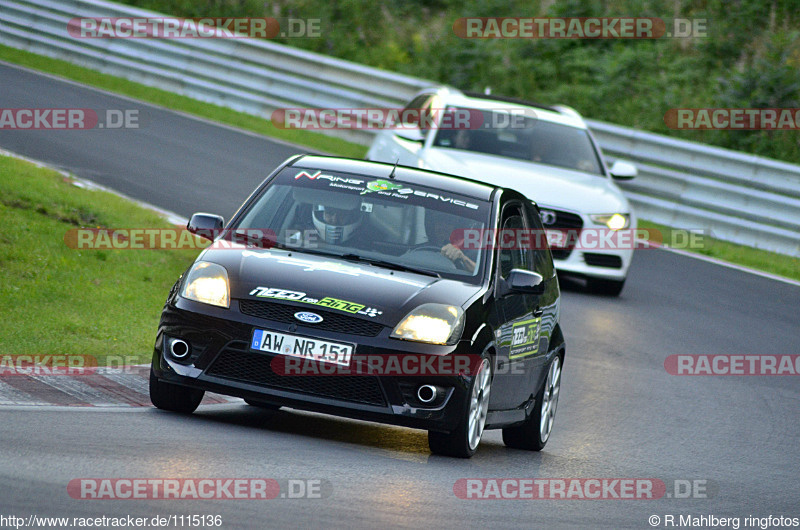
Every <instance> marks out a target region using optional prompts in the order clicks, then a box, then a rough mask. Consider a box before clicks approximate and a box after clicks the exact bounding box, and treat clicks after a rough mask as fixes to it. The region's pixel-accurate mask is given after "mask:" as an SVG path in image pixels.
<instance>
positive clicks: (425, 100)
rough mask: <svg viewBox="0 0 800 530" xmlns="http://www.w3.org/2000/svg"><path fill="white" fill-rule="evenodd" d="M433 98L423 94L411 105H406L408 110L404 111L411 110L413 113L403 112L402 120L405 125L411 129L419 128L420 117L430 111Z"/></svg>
mask: <svg viewBox="0 0 800 530" xmlns="http://www.w3.org/2000/svg"><path fill="white" fill-rule="evenodd" d="M431 99H433V98H432V96H431V95H430V94H421V95H419V96H417V97H415V98H414V99H413V100H411V103H409V104H408V105H406V108H404V109H403V110H404V111H406V110H409V111H412V112H403V113H402V114H401V116H400V119H401V120H403V125H405V126H410V127H419V126H420V123H419V116H420V113H422V112H428V111H429V110H430V108H429V107H430V103H431Z"/></svg>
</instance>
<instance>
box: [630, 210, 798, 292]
mask: <svg viewBox="0 0 800 530" xmlns="http://www.w3.org/2000/svg"><path fill="white" fill-rule="evenodd" d="M639 228H649V229H656V230H659V231H660V232H661V233H662V234H668V233H669V231H670V230H672V229H671V228H669V227H667V226H665V225H661V224H657V223H652V222H650V221H643V220H639ZM665 242H666V241H665ZM684 250H688V251H690V252H695V253H697V254H702V255H704V256H709V257H712V258H716V259H719V260H722V261H728V262H730V263H736V264H738V265H743V266H745V267H750V268H752V269H757V270H761V271H766V272H769V273H772V274H777V275H778V276H784V277H786V278H792V279H794V280H800V259H798V258H793V257H791V256H786V255H783V254H778V253H776V252H769V251H767V250H760V249H757V248H752V247H748V246H745V245H737V244H736V243H729V242H728V241H723V240H721V239H716V238H713V237H707V236H704V237H703V238H702V248H696V249H693V248H687V249H684Z"/></svg>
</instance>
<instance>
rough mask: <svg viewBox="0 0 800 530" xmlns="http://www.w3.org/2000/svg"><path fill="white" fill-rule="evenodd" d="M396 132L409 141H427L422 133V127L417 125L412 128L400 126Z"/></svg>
mask: <svg viewBox="0 0 800 530" xmlns="http://www.w3.org/2000/svg"><path fill="white" fill-rule="evenodd" d="M394 134H395V135H396V136H397V137H399V138H402V139H403V140H408V141H409V142H419V143H423V142H424V141H425V135H424V134H422V131H421V130H420V129H417V128H416V127H412V128H402V127H401V128H399V129H396V130H395V131H394Z"/></svg>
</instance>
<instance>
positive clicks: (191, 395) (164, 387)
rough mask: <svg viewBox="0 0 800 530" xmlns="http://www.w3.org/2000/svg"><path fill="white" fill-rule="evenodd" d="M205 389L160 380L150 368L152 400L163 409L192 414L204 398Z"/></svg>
mask: <svg viewBox="0 0 800 530" xmlns="http://www.w3.org/2000/svg"><path fill="white" fill-rule="evenodd" d="M204 394H205V391H203V390H198V389H196V388H189V387H185V386H180V385H174V384H172V383H166V382H164V381H159V380H158V378H157V377H156V374H155V373H154V372H153V369H152V368H151V369H150V401H151V402H152V403H153V405H155V406H156V407H158V408H160V409H162V410H169V411H172V412H180V413H182V414H191V413H192V412H194V411H195V410H196V409H197V407H198V405H200V402H201V401H202V400H203V395H204Z"/></svg>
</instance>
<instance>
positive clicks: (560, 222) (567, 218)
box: [542, 208, 583, 259]
mask: <svg viewBox="0 0 800 530" xmlns="http://www.w3.org/2000/svg"><path fill="white" fill-rule="evenodd" d="M542 210H546V211H550V212H553V213H555V214H556V220H555V222H554V223H552V224H546V225H543V226H544V227H545V228H557V229H561V230H564V229H568V230H570V231H571V232H572V231H575V232H573V234H575V235H577V234H578V233H580V230H581V228H583V219H581V216H580V215H577V214H574V213H570V212H563V211H561V210H553V209H551V208H542ZM573 237H574V236H573ZM575 239H577V238H575ZM574 248H575V245H570V246H568V247H566V248H551V249H550V252H551V253H552V254H553V259H567V258H568V257H569V255H570V254H571V253H572V250H573V249H574Z"/></svg>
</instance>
